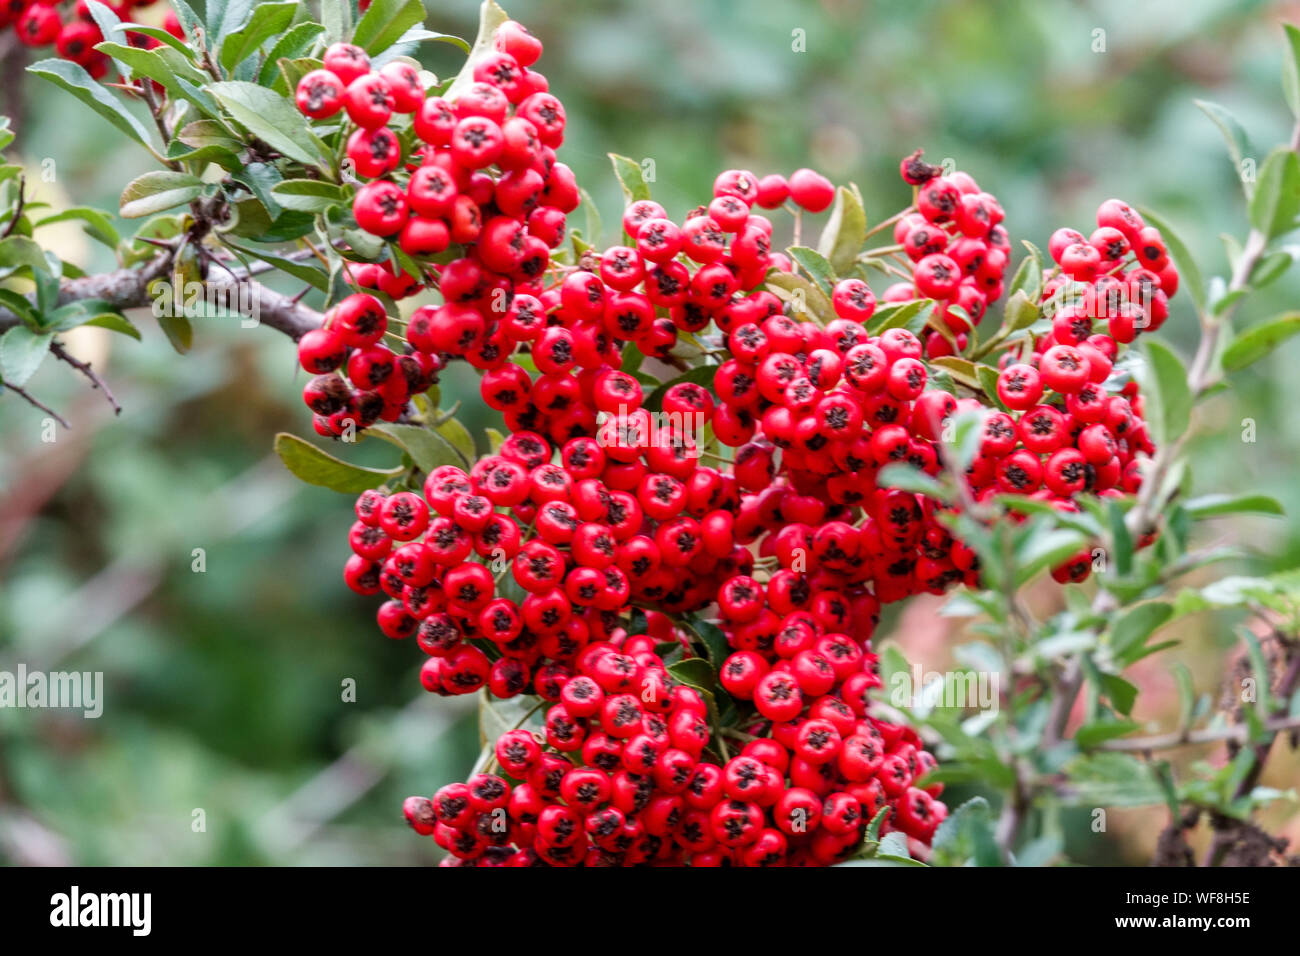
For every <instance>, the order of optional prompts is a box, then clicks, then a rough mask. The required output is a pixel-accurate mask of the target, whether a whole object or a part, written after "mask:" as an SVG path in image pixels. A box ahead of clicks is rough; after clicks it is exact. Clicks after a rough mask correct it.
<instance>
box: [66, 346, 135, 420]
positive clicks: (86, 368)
mask: <svg viewBox="0 0 1300 956" xmlns="http://www.w3.org/2000/svg"><path fill="white" fill-rule="evenodd" d="M50 354H51V355H53V356H54V357H55V358H56V359H59V360H60V361H62V362H67V363H68V364H69V365H71V366H72V367H73V368H75V369H76V370H77V371H78V372H80V373H81V374H82V375H84V376H86V378H87V379H89V380H90V387H91V388H97V389H99V390H100V391H102V392H103V393H104V397H105V398H106V399H108V404H110V405H112V406H113V414H114V415H121V414H122V406H121V405H119V404H118V403H117V399H116V398H114V397H113V390H112V389H110V388H109V387H108V383H107V382H105V381H104V379H103V378H101V377H100V375H99V373H98V372H96V371H95V370H94V369H93V368H91V367H90V363H89V362H83V361H81V359H78V358H75V357H73V356H72V355H70V354H69V353H68V350H67V349H65V348H64V347H63V343H61V342H52V343H51V344H50Z"/></svg>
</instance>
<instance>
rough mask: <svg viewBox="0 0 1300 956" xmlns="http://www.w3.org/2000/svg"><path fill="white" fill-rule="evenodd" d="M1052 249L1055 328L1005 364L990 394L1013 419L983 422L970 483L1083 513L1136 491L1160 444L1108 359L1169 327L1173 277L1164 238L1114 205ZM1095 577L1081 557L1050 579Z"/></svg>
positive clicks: (1058, 235) (1057, 238) (997, 416)
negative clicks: (1087, 502) (1088, 505)
mask: <svg viewBox="0 0 1300 956" xmlns="http://www.w3.org/2000/svg"><path fill="white" fill-rule="evenodd" d="M1048 250H1049V252H1050V254H1051V256H1052V259H1053V260H1054V261H1055V262H1056V263H1057V265H1058V269H1057V270H1056V272H1055V274H1054V275H1052V276H1051V277H1050V278H1049V279H1048V280H1047V281H1046V282H1045V283H1044V284H1043V291H1042V303H1043V310H1044V313H1045V314H1047V315H1049V316H1050V318H1051V329H1050V331H1048V332H1046V333H1045V334H1043V335H1040V336H1037V337H1036V338H1034V339H1033V341H1032V345H1031V346H1030V345H1026V346H1022V347H1021V348H1020V349H1019V350H1018V352H1017V351H1008V352H1007V353H1005V354H1003V356H1002V357H1001V360H1000V362H999V366H1000V369H1001V371H1000V372H999V375H998V382H997V394H998V399H999V401H1001V403H1002V404H1003V405H1004V406H1005V407H1006V408H1007V410H1008V413H1004V412H995V413H993V414H991V415H989V416H988V418H987V419H986V420H985V424H984V436H983V440H982V442H981V446H980V450H979V453H978V454H977V455H976V457H975V460H974V461H973V462H972V464H971V466H970V470H969V471H968V473H967V475H968V478H969V480H970V484H971V486H972V488H973V489H974V490H975V491H976V493H977V494H991V493H993V492H994V491H1004V492H1012V493H1016V494H1023V495H1030V496H1032V497H1036V498H1039V499H1040V500H1044V501H1050V502H1052V503H1053V504H1054V505H1055V506H1056V507H1058V508H1063V509H1068V510H1078V505H1077V504H1076V502H1075V498H1076V497H1077V496H1078V495H1080V494H1084V493H1087V494H1095V495H1098V496H1100V497H1113V496H1118V495H1121V494H1133V493H1135V492H1137V490H1138V489H1139V488H1140V487H1141V485H1142V472H1141V467H1140V464H1139V460H1138V458H1137V455H1138V453H1142V454H1145V455H1152V454H1154V453H1155V447H1154V445H1153V443H1152V441H1151V437H1150V435H1149V434H1148V431H1147V427H1146V423H1145V421H1144V420H1143V404H1144V403H1143V398H1142V396H1141V395H1140V394H1139V392H1138V386H1137V383H1136V382H1135V381H1133V380H1132V379H1127V380H1122V381H1120V382H1116V380H1115V378H1116V377H1115V376H1114V375H1113V373H1114V368H1115V361H1116V358H1117V357H1118V354H1119V349H1120V346H1122V345H1128V344H1130V343H1131V342H1133V340H1134V339H1135V338H1136V337H1137V336H1138V335H1139V334H1141V333H1142V332H1144V331H1149V330H1154V329H1158V328H1160V326H1161V325H1163V324H1164V321H1165V319H1166V318H1167V317H1168V315H1169V298H1170V297H1171V296H1173V295H1174V294H1175V293H1176V292H1177V291H1178V270H1177V269H1176V268H1175V267H1174V265H1173V263H1172V262H1171V261H1170V258H1169V253H1168V250H1167V249H1166V247H1165V244H1164V240H1163V238H1162V237H1161V235H1160V231H1159V230H1158V229H1156V228H1155V227H1152V226H1147V225H1146V224H1145V223H1144V222H1143V221H1142V217H1141V215H1140V214H1139V213H1138V212H1137V211H1136V210H1134V209H1133V208H1132V207H1130V206H1129V205H1128V204H1126V203H1124V202H1121V201H1120V200H1118V199H1108V200H1106V201H1105V202H1103V203H1102V204H1101V205H1100V206H1099V207H1098V209H1097V229H1096V230H1095V231H1094V232H1093V233H1092V234H1091V235H1090V236H1088V237H1087V238H1085V237H1084V236H1083V235H1082V234H1081V233H1078V232H1076V231H1075V230H1073V229H1058V230H1057V231H1056V232H1055V233H1053V234H1052V237H1051V241H1050V243H1049V245H1048ZM1108 383H1109V386H1108ZM1112 389H1113V390H1112ZM1150 540H1151V539H1150V537H1149V536H1143V538H1142V540H1141V542H1140V544H1147V543H1149V542H1150ZM1091 570H1092V561H1091V555H1090V552H1088V551H1083V552H1080V553H1079V554H1078V555H1076V556H1075V557H1073V558H1071V559H1070V560H1068V561H1066V562H1064V563H1063V564H1061V565H1060V566H1058V567H1057V568H1054V569H1053V571H1052V574H1053V576H1054V577H1055V578H1056V579H1057V580H1058V581H1060V582H1062V583H1064V582H1066V581H1075V582H1077V581H1082V580H1084V579H1085V578H1087V577H1088V575H1089V573H1090V572H1091Z"/></svg>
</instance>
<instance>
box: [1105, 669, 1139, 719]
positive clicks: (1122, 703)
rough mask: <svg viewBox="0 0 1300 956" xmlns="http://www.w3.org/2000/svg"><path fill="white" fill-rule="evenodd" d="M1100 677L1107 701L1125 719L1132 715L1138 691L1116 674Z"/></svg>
mask: <svg viewBox="0 0 1300 956" xmlns="http://www.w3.org/2000/svg"><path fill="white" fill-rule="evenodd" d="M1099 677H1100V681H1099V682H1100V684H1101V692H1102V693H1103V694H1105V695H1106V699H1107V700H1109V701H1110V702H1111V704H1112V705H1113V706H1114V708H1115V709H1116V710H1117V711H1119V712H1120V713H1121V714H1123V715H1124V716H1125V717H1127V716H1128V715H1129V714H1130V713H1132V712H1133V704H1134V702H1135V701H1136V700H1137V694H1138V689H1137V688H1136V687H1134V686H1133V685H1132V684H1130V683H1129V682H1128V681H1126V680H1125V679H1124V678H1122V677H1119V676H1118V675H1116V674H1101V675H1099Z"/></svg>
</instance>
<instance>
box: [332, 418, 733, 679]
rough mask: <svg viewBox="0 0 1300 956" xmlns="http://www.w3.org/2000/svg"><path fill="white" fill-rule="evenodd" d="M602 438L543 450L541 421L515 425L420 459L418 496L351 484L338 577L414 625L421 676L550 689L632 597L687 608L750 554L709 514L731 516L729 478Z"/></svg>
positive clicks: (403, 630)
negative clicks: (621, 448)
mask: <svg viewBox="0 0 1300 956" xmlns="http://www.w3.org/2000/svg"><path fill="white" fill-rule="evenodd" d="M613 450H614V449H611V448H604V447H602V446H601V444H600V443H598V442H597V441H595V440H593V439H591V438H582V437H580V438H574V439H571V440H570V441H568V442H566V443H565V445H564V446H563V447H561V448H560V449H559V450H558V460H553V459H555V458H557V456H556V453H555V451H554V450H553V449H552V448H551V446H550V444H549V443H548V442H547V441H546V440H545V439H544V438H543V437H542V436H540V435H537V434H534V433H530V432H517V433H515V434H513V435H511V436H510V437H509V438H507V439H506V441H505V442H504V443H503V444H502V445H501V447H500V449H499V450H498V453H497V454H494V455H489V456H486V457H484V458H482V459H481V460H479V461H478V462H477V463H476V464H475V466H474V467H473V469H471V471H470V473H469V474H466V473H465V472H463V471H461V470H460V469H458V468H455V467H452V466H445V467H442V468H438V469H435V470H434V472H432V473H431V474H430V475H428V476H427V477H426V479H425V482H424V487H423V496H421V495H419V494H417V493H415V492H413V491H400V492H397V493H395V494H392V495H387V496H385V495H384V494H382V493H381V492H378V491H368V492H365V493H364V494H362V495H361V497H360V498H359V499H358V500H357V506H356V511H357V516H358V519H357V523H356V524H355V525H354V526H353V528H352V532H351V535H350V543H351V545H352V549H353V552H354V553H353V556H352V557H351V558H350V559H349V561H348V564H347V567H346V569H345V573H344V577H345V580H346V581H347V583H348V585H349V586H350V587H351V588H352V589H353V590H355V591H357V592H358V593H361V594H378V593H380V592H383V593H384V594H386V595H387V596H388V600H387V601H386V602H385V603H384V604H382V605H381V607H380V609H379V612H378V621H379V626H380V629H381V631H383V633H385V634H386V635H388V636H389V637H393V638H403V637H408V636H411V635H415V636H416V639H417V642H418V643H419V645H420V647H421V649H422V650H423V651H424V652H425V653H426V654H428V655H430V657H429V660H427V661H426V662H425V665H424V669H423V672H422V678H421V679H422V681H423V682H424V685H425V687H426V688H427V689H428V690H430V691H433V692H435V693H442V694H461V693H469V692H472V691H475V690H478V689H479V688H480V687H483V686H484V685H487V686H488V688H489V689H490V690H491V691H492V692H493V693H494V694H495V695H496V696H498V697H511V696H514V695H515V694H519V693H525V692H529V693H535V694H538V695H540V696H542V697H544V698H546V699H549V700H557V699H558V697H557V694H558V689H557V687H558V685H557V684H556V681H557V680H560V681H562V680H563V679H564V678H566V677H568V676H570V675H571V674H572V673H573V666H574V661H575V657H576V656H577V655H578V654H579V653H581V652H582V650H583V649H584V648H585V647H586V646H587V645H588V644H589V643H591V642H599V641H609V640H617V639H618V638H619V635H621V634H625V627H624V625H625V623H626V615H627V611H628V606H629V604H630V603H631V602H637V603H641V604H653V605H658V606H659V607H661V608H663V609H664V610H665V611H669V612H673V613H680V612H683V611H688V610H693V609H696V608H699V607H703V606H705V605H707V604H709V603H710V602H712V601H713V600H714V599H715V596H716V594H717V589H718V586H719V585H720V584H721V582H723V581H725V580H728V579H730V578H732V577H734V576H735V575H737V574H741V573H750V572H752V571H753V570H754V562H753V555H752V554H751V552H750V551H749V550H747V549H746V548H744V547H741V546H740V545H739V544H738V543H737V542H736V541H735V540H734V539H733V537H732V535H731V533H730V527H729V525H730V522H729V521H727V520H720V521H711V520H710V516H721V515H726V516H727V517H728V518H729V517H730V516H729V512H728V511H727V510H726V509H727V508H728V507H732V506H734V491H733V490H732V489H733V487H734V481H732V480H730V479H729V478H728V477H727V476H724V475H723V474H722V473H720V472H718V471H716V470H715V469H712V468H707V467H705V466H700V465H699V464H698V460H697V459H696V458H694V457H690V456H689V455H685V456H683V457H681V458H679V459H675V458H673V456H672V455H671V453H670V452H669V451H667V450H665V449H662V448H660V447H657V446H656V447H651V448H648V449H644V451H642V450H637V451H636V453H637V454H638V455H640V454H642V453H644V455H645V457H646V459H647V460H648V461H649V462H651V463H661V464H662V465H663V466H664V467H665V468H666V469H667V470H663V471H660V470H655V471H651V470H650V468H651V467H652V466H651V465H649V464H647V463H646V461H643V460H641V458H639V457H638V458H635V459H632V460H630V461H628V460H625V461H620V460H617V459H615V458H612V457H610V455H609V454H607V452H610V451H613ZM498 509H500V510H498ZM715 525H727V527H725V528H723V527H715ZM489 655H490V657H489Z"/></svg>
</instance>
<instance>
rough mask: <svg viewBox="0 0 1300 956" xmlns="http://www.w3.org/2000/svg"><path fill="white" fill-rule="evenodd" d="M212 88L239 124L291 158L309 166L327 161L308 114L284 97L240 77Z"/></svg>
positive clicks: (222, 105)
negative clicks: (312, 131) (313, 131)
mask: <svg viewBox="0 0 1300 956" xmlns="http://www.w3.org/2000/svg"><path fill="white" fill-rule="evenodd" d="M209 90H210V91H211V93H212V95H213V96H215V97H216V98H217V101H218V102H219V103H220V104H221V107H222V109H224V110H225V111H226V112H227V113H229V114H230V117H231V118H232V119H233V120H234V121H235V122H236V123H238V124H239V125H240V126H242V127H244V129H246V130H248V131H249V132H250V133H252V134H253V135H254V136H256V137H257V138H258V139H260V140H262V141H263V142H265V143H267V144H268V145H270V146H272V147H274V148H275V149H277V150H279V151H280V152H282V153H284V154H285V155H286V156H288V157H289V158H290V159H296V160H298V162H300V163H305V164H306V165H308V166H316V165H327V164H328V159H329V158H328V157H327V156H324V155H323V154H322V152H321V150H320V148H319V146H318V145H317V144H316V141H315V140H314V138H313V137H312V135H311V132H310V131H309V129H308V128H307V122H306V119H305V117H304V116H303V115H302V114H301V113H300V112H298V109H297V108H296V107H295V106H294V105H293V104H292V103H290V102H289V101H288V100H287V99H286V98H284V97H283V96H280V95H279V94H278V93H276V92H274V91H273V90H268V89H266V88H265V87H262V86H258V85H257V84H256V83H245V82H242V81H240V80H227V81H225V82H223V83H213V84H212V85H211V86H210V87H209Z"/></svg>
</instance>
